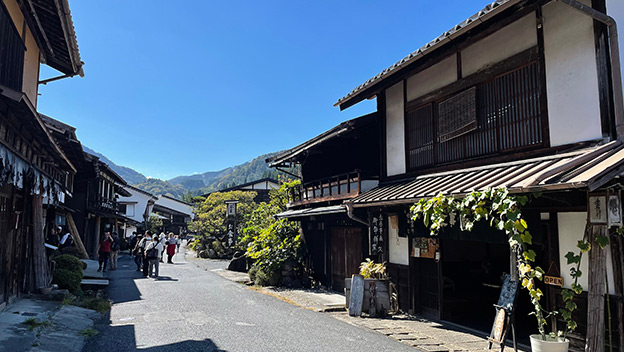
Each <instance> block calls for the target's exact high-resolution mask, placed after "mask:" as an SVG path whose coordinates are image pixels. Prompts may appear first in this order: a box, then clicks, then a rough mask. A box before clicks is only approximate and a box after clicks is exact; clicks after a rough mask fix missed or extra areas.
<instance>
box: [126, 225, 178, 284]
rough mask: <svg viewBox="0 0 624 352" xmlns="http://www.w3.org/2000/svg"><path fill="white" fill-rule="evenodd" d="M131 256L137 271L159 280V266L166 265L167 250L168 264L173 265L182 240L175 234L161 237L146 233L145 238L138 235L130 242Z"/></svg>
mask: <svg viewBox="0 0 624 352" xmlns="http://www.w3.org/2000/svg"><path fill="white" fill-rule="evenodd" d="M130 248H131V249H132V252H131V255H133V256H134V263H135V264H136V266H137V269H136V270H137V271H142V272H143V276H145V277H153V278H158V266H159V264H160V263H164V260H163V258H164V254H165V250H166V251H167V263H169V264H173V261H172V259H173V256H174V255H175V254H176V252H178V251H179V248H180V239H179V238H178V236H177V235H174V234H173V232H169V233H168V234H165V233H164V232H161V233H160V235H157V234H152V232H151V231H146V232H145V236H142V235H137V236H136V237H134V238H132V239H131V240H130Z"/></svg>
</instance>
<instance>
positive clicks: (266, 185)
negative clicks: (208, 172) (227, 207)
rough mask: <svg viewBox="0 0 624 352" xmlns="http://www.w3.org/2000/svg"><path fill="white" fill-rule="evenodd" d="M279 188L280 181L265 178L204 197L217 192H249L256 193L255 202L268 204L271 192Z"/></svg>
mask: <svg viewBox="0 0 624 352" xmlns="http://www.w3.org/2000/svg"><path fill="white" fill-rule="evenodd" d="M278 188H279V181H277V180H276V179H273V178H263V179H260V180H256V181H251V182H247V183H243V184H242V185H237V186H233V187H228V188H225V189H222V190H219V191H215V192H210V193H206V194H204V195H203V197H208V196H209V195H211V194H212V193H216V192H220V193H223V192H231V191H249V192H256V193H257V195H256V197H255V198H254V202H256V203H261V202H268V201H269V192H270V191H271V190H272V189H278Z"/></svg>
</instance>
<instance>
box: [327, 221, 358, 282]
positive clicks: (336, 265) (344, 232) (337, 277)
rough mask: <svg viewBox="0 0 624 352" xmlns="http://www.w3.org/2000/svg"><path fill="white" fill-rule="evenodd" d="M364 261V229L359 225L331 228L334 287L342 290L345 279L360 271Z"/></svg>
mask: <svg viewBox="0 0 624 352" xmlns="http://www.w3.org/2000/svg"><path fill="white" fill-rule="evenodd" d="M361 262H362V229H361V228H359V227H332V228H331V278H332V289H334V290H336V291H339V292H342V291H344V288H345V282H344V279H345V278H347V277H351V275H353V274H357V273H359V272H360V263H361Z"/></svg>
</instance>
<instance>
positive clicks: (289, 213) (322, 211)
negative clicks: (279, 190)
mask: <svg viewBox="0 0 624 352" xmlns="http://www.w3.org/2000/svg"><path fill="white" fill-rule="evenodd" d="M346 212H347V208H346V207H345V206H344V205H331V206H328V207H319V208H310V209H297V210H286V211H284V212H281V213H279V214H277V215H275V217H277V218H287V219H293V218H303V217H307V216H313V215H327V214H340V213H346Z"/></svg>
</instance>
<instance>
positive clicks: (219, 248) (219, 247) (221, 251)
mask: <svg viewBox="0 0 624 352" xmlns="http://www.w3.org/2000/svg"><path fill="white" fill-rule="evenodd" d="M212 249H214V251H215V252H217V254H218V255H219V256H223V255H225V254H226V249H225V247H224V246H223V244H222V243H221V241H219V240H215V241H213V242H212Z"/></svg>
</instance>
